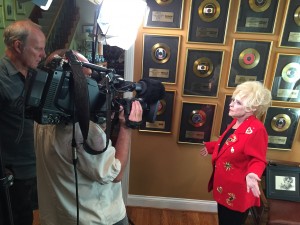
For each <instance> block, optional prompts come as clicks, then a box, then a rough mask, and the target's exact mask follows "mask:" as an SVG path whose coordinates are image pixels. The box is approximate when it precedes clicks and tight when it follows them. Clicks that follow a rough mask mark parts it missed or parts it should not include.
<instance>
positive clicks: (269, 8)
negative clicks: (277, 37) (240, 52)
mask: <svg viewBox="0 0 300 225" xmlns="http://www.w3.org/2000/svg"><path fill="white" fill-rule="evenodd" d="M238 2H239V6H238V9H239V11H238V17H237V21H236V32H237V33H259V34H273V33H274V29H275V22H276V18H277V13H278V10H279V6H278V5H279V0H239V1H238Z"/></svg>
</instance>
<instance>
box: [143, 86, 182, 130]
mask: <svg viewBox="0 0 300 225" xmlns="http://www.w3.org/2000/svg"><path fill="white" fill-rule="evenodd" d="M175 95H176V91H172V90H166V95H165V97H164V98H163V99H161V100H160V101H159V103H158V109H157V113H156V120H155V122H154V123H149V122H146V121H143V123H142V124H141V125H140V129H139V130H140V131H149V132H159V133H172V132H171V128H172V118H173V112H174V104H175V99H176V98H175Z"/></svg>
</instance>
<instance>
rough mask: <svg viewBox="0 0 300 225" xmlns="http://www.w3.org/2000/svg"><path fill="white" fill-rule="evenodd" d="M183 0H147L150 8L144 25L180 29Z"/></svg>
mask: <svg viewBox="0 0 300 225" xmlns="http://www.w3.org/2000/svg"><path fill="white" fill-rule="evenodd" d="M183 3H184V0H147V5H148V7H149V9H150V11H149V15H148V19H147V21H146V24H145V27H151V28H165V29H166V28H170V29H181V24H182V9H183Z"/></svg>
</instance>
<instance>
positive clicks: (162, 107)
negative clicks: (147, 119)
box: [156, 99, 167, 115]
mask: <svg viewBox="0 0 300 225" xmlns="http://www.w3.org/2000/svg"><path fill="white" fill-rule="evenodd" d="M166 107H167V103H166V101H165V100H164V99H161V100H159V102H158V106H157V113H156V115H161V114H163V113H164V112H165V111H166Z"/></svg>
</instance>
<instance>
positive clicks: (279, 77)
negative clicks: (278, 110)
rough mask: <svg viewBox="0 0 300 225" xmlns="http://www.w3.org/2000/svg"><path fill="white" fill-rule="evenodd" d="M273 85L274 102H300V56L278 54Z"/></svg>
mask: <svg viewBox="0 0 300 225" xmlns="http://www.w3.org/2000/svg"><path fill="white" fill-rule="evenodd" d="M276 59H277V66H276V71H275V74H274V78H273V84H272V100H274V101H282V102H300V93H299V92H300V56H299V55H295V54H282V53H277V55H276Z"/></svg>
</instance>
